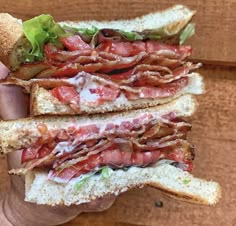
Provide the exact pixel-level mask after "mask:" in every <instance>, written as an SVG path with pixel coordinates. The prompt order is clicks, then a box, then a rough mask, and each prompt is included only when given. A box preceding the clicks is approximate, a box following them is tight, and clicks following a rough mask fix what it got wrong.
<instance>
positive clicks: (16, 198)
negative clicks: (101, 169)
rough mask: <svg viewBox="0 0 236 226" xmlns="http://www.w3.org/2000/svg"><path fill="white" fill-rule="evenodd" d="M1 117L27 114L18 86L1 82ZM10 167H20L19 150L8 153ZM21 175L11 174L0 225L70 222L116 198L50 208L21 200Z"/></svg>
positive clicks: (1, 69)
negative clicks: (79, 215) (5, 84)
mask: <svg viewBox="0 0 236 226" xmlns="http://www.w3.org/2000/svg"><path fill="white" fill-rule="evenodd" d="M7 74H8V70H7V68H6V67H5V66H4V65H2V64H1V62H0V78H4V77H6V75H7ZM0 106H1V108H0V116H1V118H2V119H4V120H9V119H17V118H22V117H26V116H28V108H29V107H28V106H29V100H28V97H27V96H26V95H25V94H24V93H23V92H22V89H21V88H20V87H16V86H4V85H0ZM7 158H8V166H9V168H10V169H11V168H20V167H21V163H20V159H21V153H20V152H19V151H17V152H13V153H10V154H8V156H7ZM24 194H25V190H24V178H23V177H19V176H11V188H10V191H9V192H8V193H7V194H6V195H5V196H4V197H3V199H2V200H1V203H0V208H2V211H0V225H4V226H8V225H17V226H32V225H34V226H37V225H38V226H39V225H43V226H47V225H58V224H63V223H65V222H68V221H70V220H71V219H73V218H75V217H76V216H77V215H78V214H79V213H82V212H97V211H103V210H105V209H107V208H109V207H110V206H111V205H112V204H113V202H114V201H115V196H109V197H108V196H107V197H104V198H102V199H98V200H95V201H92V202H90V203H86V204H81V205H79V206H71V207H65V206H57V207H49V206H42V205H36V204H32V203H27V202H24Z"/></svg>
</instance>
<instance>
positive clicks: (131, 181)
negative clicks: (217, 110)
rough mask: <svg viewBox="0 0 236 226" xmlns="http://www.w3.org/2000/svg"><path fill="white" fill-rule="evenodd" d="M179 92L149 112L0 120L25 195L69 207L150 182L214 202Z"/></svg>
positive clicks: (2, 140) (186, 100)
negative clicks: (199, 173)
mask: <svg viewBox="0 0 236 226" xmlns="http://www.w3.org/2000/svg"><path fill="white" fill-rule="evenodd" d="M195 109H196V102H195V98H194V97H193V96H191V95H183V96H181V97H180V98H178V99H176V100H174V101H172V102H171V103H167V104H163V105H161V106H155V107H151V108H148V109H138V110H131V111H127V112H122V113H106V114H103V115H93V116H89V117H88V116H58V117H53V116H47V117H45V116H44V117H43V116H41V117H36V118H26V119H19V120H12V121H2V122H1V123H0V150H1V152H2V153H9V152H13V151H22V158H21V162H22V164H23V165H24V167H23V168H20V169H11V170H10V171H9V173H10V174H16V175H24V176H25V180H26V190H25V200H26V201H28V202H33V203H37V204H47V205H60V204H61V205H73V204H81V203H86V202H90V201H91V200H94V199H96V198H99V197H103V196H105V195H107V194H115V195H118V194H119V193H121V192H124V191H126V190H128V189H131V188H134V187H142V186H144V185H150V186H153V187H156V188H157V189H159V190H160V191H162V192H164V193H165V194H167V195H169V196H171V197H173V198H177V199H180V200H183V201H187V202H193V203H199V204H206V205H214V204H216V202H217V201H218V199H219V198H220V196H221V189H220V186H219V184H218V183H216V182H212V181H206V180H203V179H198V178H195V177H193V176H192V175H191V174H190V172H191V170H192V168H193V159H194V156H195V154H194V147H193V145H192V144H190V143H189V142H188V141H187V139H186V137H187V133H188V131H190V129H191V124H190V123H188V122H187V121H186V118H187V117H189V116H191V115H192V114H193V113H194V111H195Z"/></svg>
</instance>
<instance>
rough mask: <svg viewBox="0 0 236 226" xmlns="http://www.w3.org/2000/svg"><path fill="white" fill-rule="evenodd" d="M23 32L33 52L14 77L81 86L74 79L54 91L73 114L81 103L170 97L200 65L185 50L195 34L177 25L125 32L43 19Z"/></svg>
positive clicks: (25, 26)
mask: <svg viewBox="0 0 236 226" xmlns="http://www.w3.org/2000/svg"><path fill="white" fill-rule="evenodd" d="M178 26H179V27H178ZM23 30H24V33H25V36H26V38H27V40H28V42H30V44H31V46H32V49H31V50H30V52H26V53H25V62H24V63H22V64H21V65H20V67H19V68H18V70H16V71H15V72H14V73H13V74H14V76H15V77H17V78H21V79H25V80H29V79H31V78H38V79H42V78H60V79H61V78H75V79H74V80H73V82H77V84H73V82H72V80H71V84H69V85H68V86H64V85H62V86H60V85H57V86H56V87H55V88H54V89H51V90H50V91H51V94H52V95H53V96H54V97H56V98H57V99H58V100H59V101H61V102H62V103H63V104H67V105H69V106H70V107H71V108H72V109H73V110H75V112H80V107H79V106H80V104H81V105H89V106H93V107H96V106H99V105H101V104H103V103H110V102H114V101H115V100H117V99H123V100H125V101H134V100H139V99H155V98H166V97H172V96H174V95H175V94H176V93H177V92H178V91H180V90H182V89H183V88H184V87H186V86H187V85H188V80H189V78H188V77H189V73H190V72H191V71H192V70H194V69H196V68H198V67H199V66H200V64H192V63H191V62H188V61H187V57H189V56H190V55H191V52H192V49H191V47H190V46H187V45H183V43H184V42H185V41H186V40H187V39H188V38H189V37H190V36H191V35H193V33H194V25H193V24H187V25H186V24H185V25H183V24H181V25H176V29H174V30H173V31H171V30H168V28H167V27H161V28H158V29H149V30H143V31H142V32H140V31H139V32H137V31H129V32H126V31H122V30H119V29H111V28H103V29H98V28H96V27H94V26H90V28H79V27H73V26H71V25H70V24H69V23H68V24H67V23H64V24H58V23H56V22H54V21H53V19H52V17H51V16H49V15H41V16H38V17H35V18H33V19H31V20H28V21H25V22H24V23H23ZM78 77H79V78H80V79H79V80H80V81H79V84H78V80H77V81H76V78H78ZM118 102H120V101H118Z"/></svg>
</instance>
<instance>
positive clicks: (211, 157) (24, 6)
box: [0, 0, 236, 226]
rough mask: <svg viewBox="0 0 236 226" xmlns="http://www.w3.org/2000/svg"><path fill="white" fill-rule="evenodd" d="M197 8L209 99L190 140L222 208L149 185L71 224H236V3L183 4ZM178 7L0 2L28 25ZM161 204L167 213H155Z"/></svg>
mask: <svg viewBox="0 0 236 226" xmlns="http://www.w3.org/2000/svg"><path fill="white" fill-rule="evenodd" d="M181 3H182V4H185V5H187V6H189V7H190V8H191V9H194V10H197V14H196V16H195V17H194V22H196V24H197V32H196V35H195V37H194V38H192V39H191V40H190V41H189V43H190V44H191V45H192V46H193V49H194V52H193V56H192V58H193V59H194V60H196V61H200V62H203V63H204V66H203V68H202V69H201V70H200V73H202V74H203V75H204V77H205V81H206V87H207V93H206V94H205V95H203V96H200V97H198V100H199V108H198V111H197V113H196V114H195V115H194V116H193V118H192V122H193V129H192V132H191V134H190V136H189V139H190V141H191V142H192V143H193V144H195V146H196V160H195V168H194V171H193V173H194V174H195V175H196V176H199V177H204V178H207V179H214V180H216V181H218V182H219V183H220V184H221V185H222V188H223V197H222V199H221V200H220V202H219V204H217V205H216V206H215V207H205V206H198V205H191V204H186V203H183V202H179V201H175V200H170V199H169V198H166V197H165V196H163V195H162V194H161V193H160V192H158V191H157V190H155V189H153V188H150V187H145V188H143V189H137V190H132V191H129V192H126V193H125V194H122V195H121V196H120V197H119V198H118V199H117V201H116V202H115V204H114V205H113V207H112V208H110V209H109V210H107V211H105V212H102V213H89V214H81V215H80V216H78V217H77V218H76V219H74V220H73V221H71V222H69V223H67V224H65V226H69V225H70V226H75V225H85V226H106V225H107V226H135V225H143V226H149V225H150V226H156V225H173V226H175V225H178V226H185V225H196V226H198V225H204V226H205V225H209V226H210V225H212V226H213V225H216V226H218V225H219V226H220V225H225V226H231V225H236V165H235V162H236V0H221V1H219V0H198V1H193V0H182V1H181ZM173 4H176V1H174V0H170V1H164V0H146V1H140V0H132V1H127V0H117V1H112V0H109V1H108V0H106V1H105V0H100V1H95V0H86V1H84V0H80V1H76V0H70V1H69V0H68V1H61V0H57V1H56V0H53V1H52V0H51V1H49V0H40V1H33V0H20V1H11V0H0V12H9V13H11V14H12V15H14V16H16V17H18V18H22V19H28V18H31V17H33V16H35V15H38V14H41V13H50V14H52V15H53V16H54V18H55V19H56V20H59V21H62V20H66V19H68V20H88V19H96V20H112V19H121V18H122V19H123V18H131V17H134V16H139V15H142V14H144V13H148V12H151V11H154V10H160V9H164V8H166V7H170V6H172V5H173ZM0 161H1V167H0V173H1V177H0V183H1V186H0V191H1V192H5V191H6V189H7V188H8V183H7V179H6V178H7V177H8V175H7V173H6V162H5V158H4V157H1V160H0ZM156 200H157V201H158V200H161V201H162V202H163V203H164V206H163V208H157V207H155V201H156Z"/></svg>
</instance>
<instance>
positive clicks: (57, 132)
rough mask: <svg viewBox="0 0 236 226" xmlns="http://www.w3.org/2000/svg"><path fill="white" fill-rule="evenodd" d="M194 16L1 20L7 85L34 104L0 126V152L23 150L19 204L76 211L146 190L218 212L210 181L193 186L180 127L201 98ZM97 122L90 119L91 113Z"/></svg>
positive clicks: (186, 126)
mask: <svg viewBox="0 0 236 226" xmlns="http://www.w3.org/2000/svg"><path fill="white" fill-rule="evenodd" d="M193 15H194V12H193V11H191V10H189V9H188V8H186V7H184V6H181V5H177V6H174V7H172V8H169V9H167V10H165V11H162V12H158V13H152V14H148V15H145V16H142V17H139V18H135V19H131V20H120V21H109V22H108V21H107V22H97V21H86V22H81V21H80V22H69V21H67V22H61V23H56V22H55V21H54V20H53V18H52V17H51V16H50V15H40V16H38V17H35V18H33V19H31V20H28V21H25V22H23V23H21V22H20V21H19V20H17V19H15V18H13V17H11V16H10V15H9V14H0V30H1V37H0V39H1V43H2V45H1V49H0V61H2V62H3V63H4V64H5V65H7V66H8V67H9V68H10V70H11V73H10V74H9V76H8V77H7V78H6V79H5V80H2V83H3V84H6V85H7V84H15V85H19V86H21V87H23V89H24V91H25V92H26V93H28V95H30V114H31V117H29V118H25V119H19V120H12V121H1V122H0V151H1V152H3V153H9V152H13V151H22V156H21V162H22V168H20V169H11V170H10V171H9V172H10V173H11V174H17V175H25V179H26V191H25V200H26V201H29V202H34V203H37V204H47V205H58V204H64V205H72V204H80V203H85V202H89V201H91V200H93V199H96V198H99V197H102V196H104V195H107V194H116V195H118V194H119V193H121V192H124V191H126V190H128V189H130V188H133V187H141V186H143V185H151V186H153V187H156V188H157V189H159V190H161V191H163V192H164V193H165V194H167V195H169V196H171V197H175V198H178V199H181V200H184V201H189V202H195V203H201V204H209V205H213V204H215V203H216V202H217V201H218V199H219V197H220V195H221V191H220V186H219V185H218V184H217V183H216V182H212V181H205V180H203V179H198V178H195V177H193V176H192V175H191V174H190V173H189V172H190V171H191V170H192V168H193V160H194V156H195V155H194V147H193V145H192V144H190V143H189V142H188V141H187V139H186V137H187V133H188V131H190V129H191V124H190V123H189V122H188V121H186V120H187V117H189V116H191V115H192V114H193V113H194V111H195V110H196V100H195V98H194V97H193V95H192V94H201V93H203V91H204V85H203V81H202V77H201V76H200V75H199V74H198V73H196V72H193V70H195V69H197V68H198V67H199V66H200V64H193V63H191V62H189V61H188V60H187V59H188V57H189V56H190V54H191V47H190V46H188V45H184V42H185V41H186V40H187V39H188V38H189V37H190V36H191V35H192V34H193V33H194V24H191V23H189V22H190V20H191V18H192V16H193ZM95 113H96V114H95Z"/></svg>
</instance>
